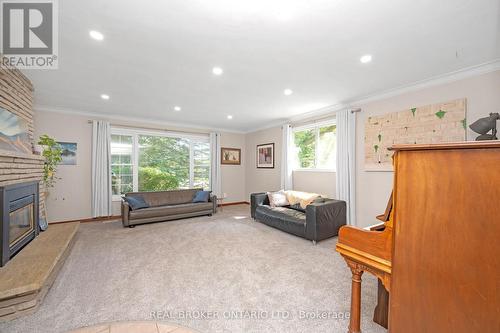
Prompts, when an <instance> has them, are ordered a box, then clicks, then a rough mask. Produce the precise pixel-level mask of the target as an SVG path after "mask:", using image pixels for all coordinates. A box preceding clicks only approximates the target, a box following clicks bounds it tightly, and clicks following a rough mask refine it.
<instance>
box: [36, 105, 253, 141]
mask: <svg viewBox="0 0 500 333" xmlns="http://www.w3.org/2000/svg"><path fill="white" fill-rule="evenodd" d="M34 110H35V112H37V111H40V112H50V113H60V114H68V115H79V116H86V117H96V118H99V119H106V120H109V121H111V122H113V121H118V122H119V121H123V122H137V123H140V124H146V125H148V124H150V125H155V126H165V127H174V128H178V129H183V130H193V131H197V132H200V133H210V132H225V133H234V134H245V133H246V132H244V131H238V130H234V129H228V128H215V127H203V126H196V125H190V124H188V123H183V122H169V121H164V120H160V119H155V118H146V119H145V118H138V117H130V116H121V115H113V114H109V113H97V112H89V111H82V110H76V109H69V108H61V107H52V106H46V105H37V106H35V107H34ZM89 120H92V119H89Z"/></svg>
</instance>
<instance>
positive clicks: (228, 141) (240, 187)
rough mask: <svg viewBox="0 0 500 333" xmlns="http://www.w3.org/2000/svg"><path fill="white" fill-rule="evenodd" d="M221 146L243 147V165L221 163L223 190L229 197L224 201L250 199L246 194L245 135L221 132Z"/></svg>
mask: <svg viewBox="0 0 500 333" xmlns="http://www.w3.org/2000/svg"><path fill="white" fill-rule="evenodd" d="M220 141H221V147H223V148H239V149H241V165H221V179H222V192H223V193H226V195H227V198H226V199H224V203H231V202H242V201H248V200H247V199H246V195H245V166H246V164H247V159H246V155H245V153H246V148H245V135H242V134H234V133H222V134H221V140H220Z"/></svg>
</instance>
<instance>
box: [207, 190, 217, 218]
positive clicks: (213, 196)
mask: <svg viewBox="0 0 500 333" xmlns="http://www.w3.org/2000/svg"><path fill="white" fill-rule="evenodd" d="M208 201H209V202H211V203H212V207H213V208H212V209H213V212H214V214H215V213H217V196H216V195H215V194H212V193H210V198H209V199H208Z"/></svg>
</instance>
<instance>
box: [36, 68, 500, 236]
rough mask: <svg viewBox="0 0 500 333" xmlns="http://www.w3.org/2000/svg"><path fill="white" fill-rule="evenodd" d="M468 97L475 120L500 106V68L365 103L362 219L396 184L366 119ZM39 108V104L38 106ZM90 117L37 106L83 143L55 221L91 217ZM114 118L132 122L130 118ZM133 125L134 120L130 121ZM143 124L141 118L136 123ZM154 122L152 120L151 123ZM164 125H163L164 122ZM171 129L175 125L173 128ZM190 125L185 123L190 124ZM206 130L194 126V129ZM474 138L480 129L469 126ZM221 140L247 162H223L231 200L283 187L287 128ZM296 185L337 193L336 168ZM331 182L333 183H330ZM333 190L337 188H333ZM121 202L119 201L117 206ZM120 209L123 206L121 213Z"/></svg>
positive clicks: (40, 115) (44, 119)
mask: <svg viewBox="0 0 500 333" xmlns="http://www.w3.org/2000/svg"><path fill="white" fill-rule="evenodd" d="M463 97H465V98H467V121H468V123H471V122H473V121H475V120H476V119H478V118H481V117H485V116H487V115H488V113H490V112H499V111H500V71H496V72H492V73H488V74H483V75H479V76H475V77H471V78H466V79H463V80H460V81H455V82H452V83H447V84H442V85H439V86H433V87H429V88H424V89H421V90H418V91H413V92H407V93H404V94H401V95H398V96H394V97H390V98H386V99H384V100H379V101H374V102H369V103H365V104H363V105H360V107H361V108H362V111H361V112H360V113H359V114H358V115H357V117H358V118H357V127H356V130H357V138H356V146H357V170H356V182H357V188H356V196H357V217H358V225H360V226H367V225H370V224H373V223H375V222H376V221H375V216H376V215H379V214H381V213H383V211H384V209H385V207H386V204H387V200H388V198H389V195H390V192H391V190H392V177H393V174H392V173H391V172H366V171H364V165H363V161H364V123H365V120H366V118H367V117H369V116H372V115H378V114H384V113H388V112H397V111H401V110H403V109H407V108H409V107H410V106H420V105H427V104H433V103H439V102H444V101H447V100H452V99H456V98H463ZM35 110H36V108H35ZM88 119H89V118H88V117H84V116H79V115H69V114H60V113H52V112H35V127H36V128H35V135H36V137H38V136H39V135H41V134H48V135H50V136H53V137H55V138H56V139H57V140H58V141H69V142H77V143H78V155H77V159H78V165H76V166H60V167H59V172H58V176H60V177H61V178H62V179H61V180H60V181H59V182H58V183H57V184H56V187H55V189H54V190H53V191H52V192H51V195H50V196H49V200H48V202H47V205H48V209H49V219H50V221H61V220H71V219H82V218H88V217H90V215H91V214H90V172H91V171H90V149H91V125H90V124H88V123H87V120H88ZM112 121H113V122H114V123H117V124H122V125H127V123H126V122H116V120H112ZM129 125H130V124H129ZM134 126H138V124H134ZM145 126H146V127H152V126H151V124H148V125H145ZM158 128H160V127H158ZM171 130H175V129H174V128H171ZM184 130H185V129H184ZM196 131H200V130H193V132H196ZM468 138H469V140H473V139H474V138H475V134H474V133H472V132H471V131H470V130H469V131H468ZM272 142H274V144H275V167H274V169H257V168H256V146H257V145H258V144H264V143H272ZM221 145H222V146H223V147H229V148H241V149H242V165H240V166H222V170H221V172H222V190H223V192H226V193H227V194H228V199H227V200H226V202H239V201H249V200H250V193H253V192H260V191H270V190H277V189H279V188H280V186H281V184H280V183H281V181H280V180H281V179H280V170H281V169H280V168H281V146H282V145H281V128H280V127H274V128H270V129H266V130H261V131H257V132H253V133H248V134H246V135H244V134H235V133H222V138H221ZM294 182H295V188H296V189H298V190H303V191H311V192H317V193H322V194H325V195H328V196H332V197H335V174H334V173H321V172H312V173H311V172H295V173H294ZM330 184H331V185H330ZM329 191H331V192H329ZM117 208H118V206H117ZM118 212H119V211H118V210H117V211H116V213H118Z"/></svg>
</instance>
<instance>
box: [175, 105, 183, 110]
mask: <svg viewBox="0 0 500 333" xmlns="http://www.w3.org/2000/svg"><path fill="white" fill-rule="evenodd" d="M180 110H182V109H181V107H180V106H174V111H180Z"/></svg>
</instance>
